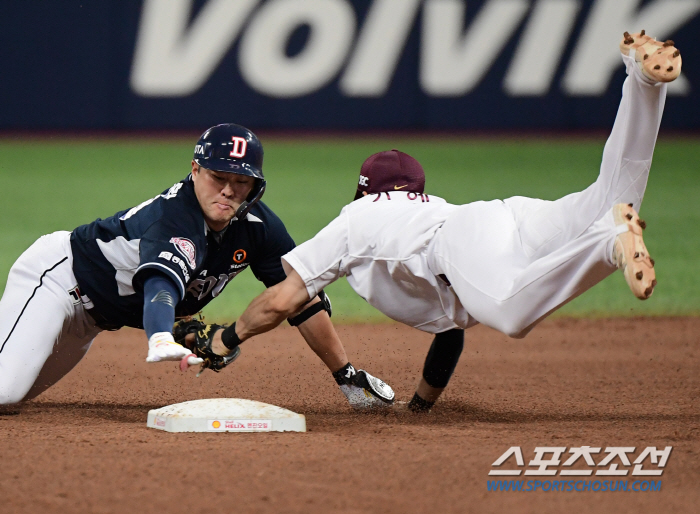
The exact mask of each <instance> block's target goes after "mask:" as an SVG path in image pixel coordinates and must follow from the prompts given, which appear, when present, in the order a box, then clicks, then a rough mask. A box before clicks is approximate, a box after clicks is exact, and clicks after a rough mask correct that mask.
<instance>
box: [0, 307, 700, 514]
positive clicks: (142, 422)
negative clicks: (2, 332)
mask: <svg viewBox="0 0 700 514" xmlns="http://www.w3.org/2000/svg"><path fill="white" fill-rule="evenodd" d="M338 330H339V332H340V335H341V338H342V339H343V340H344V341H345V344H346V348H347V350H348V354H349V356H350V358H351V361H352V362H353V364H355V365H356V366H357V367H362V368H366V369H367V370H368V371H370V372H372V373H373V374H376V375H377V376H379V377H381V378H383V379H385V380H386V381H387V382H388V383H389V384H390V385H392V386H393V387H394V389H395V390H396V393H397V398H398V399H399V400H404V401H405V400H408V399H410V397H411V396H412V394H413V389H414V387H415V385H416V383H417V379H418V377H419V374H420V370H421V368H422V364H423V359H424V358H425V354H426V353H427V350H428V347H429V344H430V340H431V337H430V336H429V335H427V334H423V333H420V332H418V331H416V330H413V329H409V328H407V327H404V326H402V325H379V326H377V325H367V326H354V327H350V326H341V327H339V328H338ZM699 333H700V318H675V319H618V320H596V321H592V320H563V319H562V320H554V321H548V322H545V323H543V324H542V325H541V326H539V327H538V328H537V329H535V330H534V331H533V332H532V333H531V334H530V335H529V336H528V337H527V338H526V339H524V340H519V341H518V340H513V339H508V338H507V337H506V336H503V335H501V334H499V333H497V332H495V331H493V330H490V329H487V328H484V327H479V326H478V327H475V328H473V329H471V330H469V331H468V332H467V337H466V344H465V350H464V353H463V355H462V359H461V361H460V364H459V366H458V368H457V371H456V373H455V376H454V378H453V380H452V382H451V384H450V386H449V387H448V389H447V391H446V392H445V394H444V396H443V398H442V399H441V400H440V401H439V402H438V403H437V405H436V406H435V408H434V409H433V412H431V413H430V414H427V415H421V416H417V415H412V414H408V413H401V412H389V413H380V414H364V413H356V412H354V411H352V410H351V409H350V408H349V407H348V406H347V404H346V402H345V398H344V397H343V396H342V394H341V393H340V391H339V390H338V388H337V386H336V385H335V383H334V382H333V380H332V377H331V375H330V373H329V372H328V371H327V370H326V369H325V367H324V366H323V364H322V363H321V362H320V361H319V360H318V359H317V358H316V357H315V355H313V353H312V352H311V351H310V350H309V349H308V348H307V347H306V346H305V344H304V342H303V339H301V337H300V336H299V335H298V333H297V332H296V330H294V329H291V328H289V327H285V328H279V329H276V330H274V331H273V332H271V333H269V334H267V335H265V336H260V337H258V338H257V340H252V341H249V342H247V343H245V345H244V347H243V353H242V356H241V358H240V359H239V360H238V361H237V362H236V363H235V364H234V365H232V366H231V367H230V368H229V369H227V370H225V371H223V372H222V373H220V374H215V373H211V372H206V373H204V375H203V376H201V377H200V378H195V373H194V372H192V371H190V372H188V373H184V374H183V373H181V372H179V371H178V370H177V369H176V364H175V363H158V364H146V363H145V362H144V359H145V356H146V341H145V336H144V335H143V333H142V332H140V331H136V330H122V331H120V332H115V333H103V334H101V335H100V336H99V337H98V338H97V340H96V343H95V344H94V345H93V348H92V349H91V350H90V352H88V355H87V356H86V357H85V359H84V360H83V361H82V362H81V363H80V364H79V365H78V366H77V368H76V369H75V370H74V371H73V372H72V373H70V374H69V375H68V376H67V377H65V378H64V379H63V380H62V381H61V382H59V383H58V384H57V385H56V386H54V387H53V388H51V389H49V390H48V391H46V392H45V393H44V394H42V395H41V396H39V397H38V398H37V399H35V400H34V401H32V402H29V403H28V404H27V405H26V406H25V408H24V410H23V411H22V412H21V413H20V414H18V415H4V416H0V452H1V455H2V471H1V472H0V497H1V498H2V508H0V511H2V512H7V513H11V512H12V513H14V512H52V513H53V512H71V513H75V512H94V513H102V512H105V513H107V512H119V513H121V512H130V513H134V512H169V513H180V512H183V513H184V512H212V513H213V512H217V513H218V512H246V513H251V512H252V513H255V512H356V513H362V514H366V513H373V512H382V513H391V512H430V513H438V512H439V513H445V512H450V513H451V512H454V513H458V512H459V513H463V512H480V513H481V512H497V511H501V512H511V513H516V512H562V511H565V510H569V511H571V512H634V513H639V512H662V511H663V512H697V510H696V509H697V505H698V503H699V502H700V485H699V483H700V482H699V480H700V399H699V396H700V393H699V391H700V349H699V348H698V334H699ZM223 397H232V398H248V399H254V400H259V401H263V402H268V403H272V404H275V405H279V406H282V407H285V408H288V409H292V410H294V411H296V412H300V413H303V414H305V415H306V419H307V427H308V432H306V433H254V434H240V433H212V434H208V433H196V434H194V433H191V434H171V433H167V432H162V431H159V430H154V429H150V428H147V427H146V416H147V413H148V411H149V410H150V409H153V408H158V407H161V406H164V405H168V404H172V403H179V402H183V401H186V400H193V399H199V398H223ZM512 446H518V447H520V448H521V450H522V453H523V457H524V466H521V467H518V466H517V465H516V462H515V459H514V458H511V459H510V460H509V461H508V462H507V463H506V464H504V466H503V468H508V469H521V470H527V469H536V467H535V466H528V464H529V461H530V460H532V459H534V458H535V447H566V448H567V450H566V453H565V454H564V455H563V458H564V459H567V458H568V457H569V456H570V454H569V453H568V450H569V448H572V447H580V446H594V447H602V448H603V451H601V453H600V454H598V455H594V460H595V462H596V463H598V462H600V461H601V460H602V459H603V458H604V457H605V456H607V454H606V453H605V452H604V449H605V448H607V447H635V448H636V450H635V452H634V453H633V454H632V457H633V458H634V457H636V456H638V455H639V454H640V453H641V451H642V450H643V449H644V448H646V447H648V446H654V447H657V448H659V449H662V448H664V447H666V446H672V447H673V450H672V453H671V456H670V458H669V459H668V462H667V464H666V467H665V468H664V469H663V475H662V476H661V477H655V476H652V477H632V476H631V472H632V469H633V465H632V466H624V465H623V463H621V461H619V460H617V459H616V460H615V461H614V462H616V463H619V464H620V466H619V468H620V469H626V470H628V471H629V476H626V477H615V476H613V477H603V476H595V475H593V476H590V477H561V476H560V474H559V473H557V475H556V476H547V477H535V476H527V477H526V476H520V477H501V478H506V479H525V480H526V481H534V480H540V481H546V480H550V481H554V480H564V479H567V480H582V479H585V480H590V481H591V482H593V481H595V480H599V481H602V480H623V479H624V480H627V481H628V482H629V486H631V485H632V482H633V480H637V479H644V480H655V481H658V480H661V482H662V487H661V490H660V491H655V492H636V493H633V492H627V493H623V492H609V491H608V492H590V491H584V492H575V491H566V492H561V491H549V492H543V491H541V490H538V491H536V492H530V493H528V494H524V493H518V492H502V491H500V492H489V491H488V489H487V481H488V480H494V479H499V477H489V476H488V473H489V471H490V470H492V469H498V468H495V467H492V463H493V462H494V461H495V460H496V459H498V458H499V457H500V456H501V455H502V454H503V453H504V452H505V451H506V450H508V449H509V448H510V447H512ZM544 458H547V459H548V458H551V454H550V455H545V456H544ZM581 462H583V461H581ZM607 467H608V466H604V467H602V468H601V467H598V468H596V469H605V468H607ZM574 468H579V469H593V468H592V467H590V466H589V467H586V466H585V465H583V466H579V465H575V466H574ZM553 469H557V470H559V471H561V470H562V469H564V468H563V467H562V466H555V467H554V468H553ZM644 469H659V468H658V467H655V466H653V465H651V463H650V461H649V460H647V461H646V462H645V468H644Z"/></svg>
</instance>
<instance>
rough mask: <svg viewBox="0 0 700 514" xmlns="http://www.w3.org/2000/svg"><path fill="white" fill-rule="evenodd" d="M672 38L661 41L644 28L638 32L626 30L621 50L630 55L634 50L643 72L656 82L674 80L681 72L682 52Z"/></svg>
mask: <svg viewBox="0 0 700 514" xmlns="http://www.w3.org/2000/svg"><path fill="white" fill-rule="evenodd" d="M674 44H675V43H674V42H673V41H671V40H670V39H669V40H667V41H665V42H661V41H657V40H656V39H654V38H652V37H650V36H647V35H646V33H645V32H644V31H643V30H642V31H641V32H639V33H637V34H630V33H629V32H625V33H624V34H623V36H622V41H621V42H620V52H622V53H623V55H630V50H634V60H635V61H637V63H638V64H639V67H640V68H641V70H642V73H644V75H645V76H646V77H647V78H650V79H651V80H653V81H655V82H673V81H674V80H676V79H677V78H678V75H680V73H681V65H682V60H681V53H680V52H679V51H678V50H677V49H676V47H675V46H674Z"/></svg>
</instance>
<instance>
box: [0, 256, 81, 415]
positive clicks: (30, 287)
mask: <svg viewBox="0 0 700 514" xmlns="http://www.w3.org/2000/svg"><path fill="white" fill-rule="evenodd" d="M28 252H29V250H28ZM26 253H27V252H25V254H26ZM23 257H24V256H23ZM26 260H27V259H23V258H22V257H21V258H20V259H18V261H17V263H15V265H14V266H13V267H12V270H11V271H10V276H9V277H8V281H7V285H6V287H5V291H4V292H3V296H2V299H0V403H14V402H16V401H19V400H21V399H22V398H23V397H24V395H25V394H26V393H27V391H29V389H30V388H31V386H32V384H33V383H34V381H35V380H36V378H37V376H38V375H39V372H40V370H41V368H42V367H43V366H44V363H45V362H46V360H47V359H48V358H49V356H50V355H51V353H52V352H53V348H54V345H55V344H56V342H57V341H58V340H59V338H60V335H61V333H62V331H63V329H64V325H65V324H66V322H67V320H68V319H69V318H70V316H71V314H72V305H71V300H70V297H69V296H68V293H67V291H62V290H61V287H60V285H59V283H57V282H56V281H55V280H53V278H52V277H51V276H50V275H49V273H47V272H46V270H48V269H49V268H46V269H44V270H42V269H40V268H41V266H34V267H33V266H32V265H30V263H28V262H26ZM59 261H60V260H59ZM59 261H57V262H59ZM65 264H66V263H61V266H65ZM62 272H64V273H65V272H70V270H62V269H60V266H57V267H54V268H53V269H52V270H51V273H56V274H60V273H62Z"/></svg>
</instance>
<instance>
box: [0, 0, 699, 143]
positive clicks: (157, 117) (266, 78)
mask: <svg viewBox="0 0 700 514" xmlns="http://www.w3.org/2000/svg"><path fill="white" fill-rule="evenodd" d="M642 28H644V29H646V30H647V32H648V33H650V34H651V35H653V36H655V37H657V38H659V39H667V38H671V39H674V40H675V41H677V42H678V47H679V48H680V49H681V52H682V55H683V59H684V67H683V74H682V75H681V78H680V79H679V80H677V81H676V82H674V83H673V84H672V87H670V89H669V100H668V102H667V108H666V113H665V117H664V122H663V126H664V127H665V128H671V129H680V130H697V129H698V128H700V100H699V98H700V96H699V95H698V94H697V91H698V89H699V88H700V45H698V44H697V38H698V35H699V34H700V0H474V1H471V0H469V1H466V0H143V1H139V0H89V1H85V0H81V1H79V0H41V1H40V0H2V2H0V41H1V45H0V49H1V50H0V52H2V62H3V66H2V79H1V80H0V98H2V108H1V109H0V130H4V131H8V130H9V131H11V130H17V129H25V130H35V129H37V130H64V129H66V130H75V129H117V130H121V129H125V130H130V129H155V130H158V129H195V128H197V129H202V128H206V127H208V126H210V125H212V124H215V123H220V122H224V121H235V122H238V123H241V124H244V125H247V126H250V127H252V128H254V129H260V128H265V129H297V128H298V129H362V128H369V129H419V130H425V129H449V130H453V129H468V130H472V129H488V130H493V129H496V130H500V129H505V130H523V129H544V130H571V129H605V130H607V129H609V127H610V124H611V122H612V120H613V119H614V116H615V110H616V106H617V103H618V101H619V95H620V86H621V84H622V81H623V80H624V70H623V68H622V64H621V60H620V57H619V54H618V49H617V44H618V42H619V40H620V39H621V36H622V32H623V31H624V30H631V31H636V30H639V29H642Z"/></svg>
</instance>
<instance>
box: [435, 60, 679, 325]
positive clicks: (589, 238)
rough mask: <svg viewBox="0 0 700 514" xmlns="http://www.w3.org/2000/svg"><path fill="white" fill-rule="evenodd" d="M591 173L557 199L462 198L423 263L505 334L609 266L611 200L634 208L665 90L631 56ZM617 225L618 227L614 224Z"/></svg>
mask: <svg viewBox="0 0 700 514" xmlns="http://www.w3.org/2000/svg"><path fill="white" fill-rule="evenodd" d="M623 60H624V62H625V65H626V67H627V74H628V77H627V79H626V80H625V83H624V85H623V88H622V100H621V102H620V106H619V109H618V112H617V117H616V119H615V124H614V126H613V129H612V133H611V134H610V137H609V138H608V141H607V143H606V144H605V150H604V152H603V159H602V164H601V167H600V175H599V176H598V179H597V180H596V182H595V183H594V184H592V185H591V186H590V187H588V188H587V189H585V190H584V191H581V192H579V193H574V194H570V195H568V196H565V197H563V198H560V199H559V200H556V201H545V200H538V199H533V198H525V197H513V198H509V199H507V200H505V201H500V200H496V201H491V202H475V203H472V204H468V205H464V206H461V207H460V208H459V209H458V210H457V211H456V213H455V214H453V215H451V216H450V217H449V218H448V219H447V221H446V222H445V224H444V225H443V226H442V228H441V229H440V230H439V231H438V235H437V237H436V238H435V241H434V243H433V247H432V254H433V255H432V262H431V263H430V268H431V270H433V271H434V272H435V273H436V274H441V273H444V274H445V275H446V276H447V278H448V279H449V280H450V282H451V284H452V287H453V289H454V291H455V293H456V294H457V296H458V297H459V299H460V301H461V302H462V305H463V306H464V307H465V309H466V310H467V312H469V314H470V315H471V316H472V317H473V318H474V319H476V320H477V321H479V322H480V323H483V324H485V325H488V326H490V327H492V328H494V329H496V330H499V331H501V332H503V333H505V334H507V335H510V336H511V337H524V336H525V335H526V334H527V333H528V332H529V331H530V330H532V328H533V327H534V326H535V325H536V324H537V323H538V322H539V321H541V320H542V319H544V318H545V317H546V316H547V315H548V314H550V313H551V312H553V311H555V310H556V309H558V308H559V307H561V306H562V305H564V304H565V303H567V302H569V301H571V300H572V299H574V298H575V297H576V296H578V295H580V294H581V293H583V292H584V291H586V290H588V289H589V288H591V287H592V286H594V285H595V284H597V283H598V282H600V281H601V280H603V279H604V278H605V277H607V276H608V275H610V274H611V273H612V272H613V271H615V269H616V267H615V266H614V264H613V263H612V251H613V244H614V241H615V237H616V235H617V234H618V228H617V227H616V226H615V224H614V221H613V217H612V212H611V209H612V207H613V206H614V205H615V204H617V203H632V204H633V205H634V208H635V209H636V210H637V211H639V208H640V206H641V203H642V199H643V198H644V191H645V189H646V184H647V178H648V176H649V168H650V166H651V159H652V155H653V152H654V145H655V143H656V136H657V133H658V130H659V123H660V122H661V116H662V113H663V108H664V102H665V98H666V85H665V84H652V83H650V81H649V80H648V79H647V78H646V77H644V76H643V74H642V73H641V70H640V69H639V68H638V66H637V65H636V63H635V62H634V59H633V58H632V57H628V56H623ZM621 230H623V231H624V230H626V226H624V225H623V226H622V228H621Z"/></svg>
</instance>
